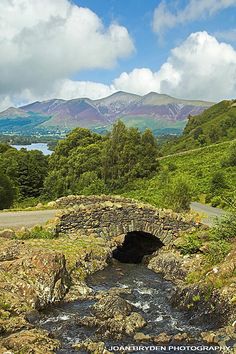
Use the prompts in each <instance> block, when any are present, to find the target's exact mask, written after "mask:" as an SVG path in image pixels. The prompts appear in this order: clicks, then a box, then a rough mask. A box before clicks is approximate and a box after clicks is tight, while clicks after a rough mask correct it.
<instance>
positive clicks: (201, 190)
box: [124, 140, 236, 207]
mask: <svg viewBox="0 0 236 354" xmlns="http://www.w3.org/2000/svg"><path fill="white" fill-rule="evenodd" d="M235 147H236V140H235V141H233V142H232V143H231V142H223V143H220V144H215V145H211V146H207V147H203V148H199V149H196V150H192V151H187V152H184V153H179V154H176V155H172V156H168V157H162V158H160V159H159V161H160V171H159V173H158V174H157V175H156V176H155V177H154V178H152V179H151V180H140V181H138V182H136V183H135V185H133V186H130V191H129V192H128V193H124V194H125V195H126V196H128V197H132V198H135V199H139V200H142V201H146V202H149V203H151V204H153V205H157V206H160V207H163V206H166V207H168V206H169V205H168V203H167V202H166V201H165V198H166V196H167V195H168V193H169V194H171V185H172V184H173V183H174V181H176V180H178V179H180V178H183V179H184V180H185V181H186V183H188V185H189V187H190V189H191V193H192V200H198V201H201V202H206V203H209V204H212V205H213V206H221V207H227V205H228V202H229V201H230V200H231V199H232V197H233V195H234V192H235V190H236V163H235V161H234V160H232V157H233V156H235V160H236V149H235ZM229 157H231V160H230V158H229ZM234 163H235V164H234Z"/></svg>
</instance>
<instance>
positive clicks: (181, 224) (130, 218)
mask: <svg viewBox="0 0 236 354" xmlns="http://www.w3.org/2000/svg"><path fill="white" fill-rule="evenodd" d="M67 198H68V199H69V200H68V199H67ZM59 201H60V202H59V204H58V205H60V207H62V206H63V205H65V208H66V209H65V210H64V212H62V214H61V215H60V216H59V219H58V224H57V227H56V232H57V233H73V232H79V233H81V234H83V235H91V234H93V235H94V236H97V237H103V238H106V239H108V240H111V239H112V238H115V237H117V236H119V235H125V234H127V233H128V232H134V231H136V232H144V233H149V234H152V235H154V236H156V237H157V238H158V239H159V240H160V241H161V242H162V243H163V244H164V245H168V244H170V243H171V242H173V240H174V239H175V238H176V237H177V236H178V235H179V233H180V232H181V231H185V230H188V229H190V228H192V227H197V226H198V225H197V224H196V223H195V222H194V221H193V220H192V219H187V217H186V216H183V215H181V214H177V213H174V212H173V211H171V210H162V209H156V208H155V207H153V206H151V205H148V204H143V203H142V204H141V203H138V202H135V201H133V200H130V199H124V198H121V197H111V196H107V201H106V200H105V196H100V197H97V196H91V197H89V196H86V197H83V196H79V197H76V196H70V197H64V198H62V200H59Z"/></svg>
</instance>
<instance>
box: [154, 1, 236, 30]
mask: <svg viewBox="0 0 236 354" xmlns="http://www.w3.org/2000/svg"><path fill="white" fill-rule="evenodd" d="M231 6H236V0H207V1H206V0H190V1H188V3H187V5H186V6H185V7H184V8H183V9H178V6H177V2H176V1H175V2H174V1H168V2H167V1H166V0H163V1H161V3H160V4H159V5H158V6H157V8H156V9H155V11H154V16H153V30H154V32H156V33H157V34H158V35H159V36H162V35H163V33H164V32H165V31H166V30H168V29H171V28H174V27H176V26H177V25H183V24H185V23H186V22H191V21H195V20H199V19H201V18H206V17H210V16H213V15H214V14H215V13H217V12H218V11H220V10H223V9H226V8H228V7H231ZM173 8H174V9H176V10H175V11H171V10H170V9H173Z"/></svg>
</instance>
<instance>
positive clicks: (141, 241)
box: [112, 231, 164, 263]
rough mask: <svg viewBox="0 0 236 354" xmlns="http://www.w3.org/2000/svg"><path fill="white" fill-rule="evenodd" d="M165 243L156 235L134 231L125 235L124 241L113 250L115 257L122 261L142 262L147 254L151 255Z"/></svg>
mask: <svg viewBox="0 0 236 354" xmlns="http://www.w3.org/2000/svg"><path fill="white" fill-rule="evenodd" d="M162 246H164V244H163V243H162V242H161V240H159V238H157V237H156V236H154V235H152V234H150V233H147V232H143V231H132V232H128V233H127V234H126V236H125V239H124V242H123V244H122V245H121V246H118V247H117V248H116V249H115V250H114V251H113V254H112V256H113V258H115V259H117V260H118V261H120V262H121V263H141V262H142V259H143V257H144V256H145V255H150V254H152V253H153V252H155V251H156V250H158V249H159V248H161V247H162Z"/></svg>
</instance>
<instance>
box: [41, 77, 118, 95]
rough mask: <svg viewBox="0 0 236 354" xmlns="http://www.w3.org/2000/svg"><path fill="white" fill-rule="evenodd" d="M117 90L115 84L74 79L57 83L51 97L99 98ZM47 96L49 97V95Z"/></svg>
mask: <svg viewBox="0 0 236 354" xmlns="http://www.w3.org/2000/svg"><path fill="white" fill-rule="evenodd" d="M115 91H117V90H116V89H115V87H114V85H110V86H109V85H104V84H101V83H98V82H91V81H72V80H63V81H60V82H58V83H56V85H55V87H54V90H53V92H51V94H50V96H51V98H55V97H57V98H63V99H73V98H78V97H87V98H91V99H98V98H102V97H106V96H109V95H111V94H112V93H114V92H115ZM47 97H49V96H48V95H47Z"/></svg>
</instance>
